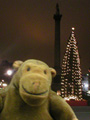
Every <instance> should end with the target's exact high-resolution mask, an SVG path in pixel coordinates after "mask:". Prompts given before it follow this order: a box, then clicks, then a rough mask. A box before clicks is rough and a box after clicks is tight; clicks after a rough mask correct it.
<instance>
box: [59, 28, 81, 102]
mask: <svg viewBox="0 0 90 120" xmlns="http://www.w3.org/2000/svg"><path fill="white" fill-rule="evenodd" d="M81 80H82V75H81V68H80V58H79V53H78V47H77V42H76V38H75V34H74V28H72V32H71V34H70V38H69V39H68V43H67V47H66V52H65V55H64V58H63V63H62V72H61V96H62V97H63V98H65V99H75V100H81V99H82V84H81Z"/></svg>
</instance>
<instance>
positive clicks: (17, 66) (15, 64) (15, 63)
mask: <svg viewBox="0 0 90 120" xmlns="http://www.w3.org/2000/svg"><path fill="white" fill-rule="evenodd" d="M22 63H23V61H20V60H17V61H15V62H14V63H13V67H14V68H15V69H18V68H19V67H20V66H21V65H22Z"/></svg>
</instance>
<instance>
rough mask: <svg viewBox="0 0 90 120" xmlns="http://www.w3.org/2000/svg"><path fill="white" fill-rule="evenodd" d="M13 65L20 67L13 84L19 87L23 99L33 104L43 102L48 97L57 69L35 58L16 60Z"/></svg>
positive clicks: (36, 104)
mask: <svg viewBox="0 0 90 120" xmlns="http://www.w3.org/2000/svg"><path fill="white" fill-rule="evenodd" d="M13 66H14V67H15V68H17V69H18V70H17V72H16V74H15V75H14V77H13V80H12V81H13V85H14V86H15V87H16V88H18V90H19V94H20V96H21V98H22V99H23V101H24V102H25V103H27V104H29V105H31V106H38V105H41V104H43V103H44V102H45V101H46V100H47V98H48V95H49V92H50V89H51V82H52V77H54V76H55V75H56V71H55V70H54V69H53V68H50V67H49V66H48V65H47V64H45V63H44V62H42V61H39V60H34V59H30V60H27V61H25V62H21V61H15V62H14V64H13Z"/></svg>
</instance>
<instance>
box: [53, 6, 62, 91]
mask: <svg viewBox="0 0 90 120" xmlns="http://www.w3.org/2000/svg"><path fill="white" fill-rule="evenodd" d="M61 17H62V15H61V14H60V11H59V5H58V4H56V13H55V14H54V17H53V18H54V20H55V46H54V68H55V70H56V71H57V75H56V77H55V78H54V80H53V83H52V89H53V90H54V91H57V90H60V79H61V68H60V21H61Z"/></svg>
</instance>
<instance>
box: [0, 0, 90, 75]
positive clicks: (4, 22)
mask: <svg viewBox="0 0 90 120" xmlns="http://www.w3.org/2000/svg"><path fill="white" fill-rule="evenodd" d="M57 2H58V3H59V7H60V13H61V14H62V15H63V16H62V19H61V64H62V59H63V56H64V52H65V48H66V44H67V39H68V38H69V36H70V33H71V27H73V26H74V27H75V34H76V40H77V41H78V49H79V53H80V58H81V68H82V73H83V74H84V73H86V72H87V71H88V68H89V67H90V0H0V61H2V60H8V61H10V62H13V61H15V60H23V61H24V60H26V59H40V60H42V61H44V62H46V63H47V64H48V65H49V66H51V67H53V66H54V38H55V30H54V28H55V24H54V22H55V21H54V19H53V15H54V13H55V11H56V9H55V7H56V3H57Z"/></svg>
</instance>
